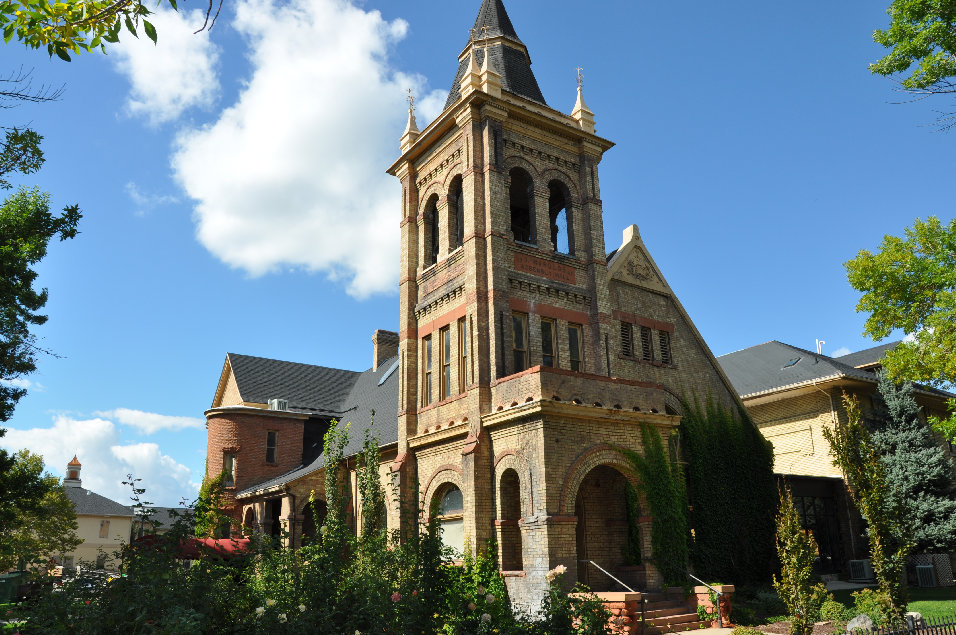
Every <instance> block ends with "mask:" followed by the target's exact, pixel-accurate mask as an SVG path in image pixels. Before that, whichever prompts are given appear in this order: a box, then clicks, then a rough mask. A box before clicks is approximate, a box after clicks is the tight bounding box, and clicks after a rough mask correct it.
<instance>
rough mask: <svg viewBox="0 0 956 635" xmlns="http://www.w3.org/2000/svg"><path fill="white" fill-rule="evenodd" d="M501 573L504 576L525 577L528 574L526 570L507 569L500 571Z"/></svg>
mask: <svg viewBox="0 0 956 635" xmlns="http://www.w3.org/2000/svg"><path fill="white" fill-rule="evenodd" d="M499 573H500V574H501V577H502V578H523V577H525V576H527V575H528V574H527V573H525V572H524V571H505V570H504V569H502V570H501V571H499Z"/></svg>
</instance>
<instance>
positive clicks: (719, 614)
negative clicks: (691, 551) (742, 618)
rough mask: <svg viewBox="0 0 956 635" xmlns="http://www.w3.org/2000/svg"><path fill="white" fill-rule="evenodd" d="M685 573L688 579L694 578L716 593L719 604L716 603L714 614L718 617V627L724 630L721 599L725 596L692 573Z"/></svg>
mask: <svg viewBox="0 0 956 635" xmlns="http://www.w3.org/2000/svg"><path fill="white" fill-rule="evenodd" d="M684 573H686V574H687V577H688V578H692V579H694V580H696V581H697V582H700V583H701V584H703V585H704V586H705V587H707V588H708V589H710V590H711V592H712V593H714V594H715V595H716V596H717V602H716V606H715V607H714V613H715V614H716V616H717V625H718V626H719V627H721V628H723V626H724V616H723V614H721V612H720V605H721V598H722V597H723V595H724V594H723V593H721V592H720V591H718V590H717V589H715V588H714V587H712V586H710V585H709V584H707V583H706V582H704V581H703V580H701V579H700V578H698V577H697V576H696V575H694V574H693V573H691V572H690V571H685V572H684Z"/></svg>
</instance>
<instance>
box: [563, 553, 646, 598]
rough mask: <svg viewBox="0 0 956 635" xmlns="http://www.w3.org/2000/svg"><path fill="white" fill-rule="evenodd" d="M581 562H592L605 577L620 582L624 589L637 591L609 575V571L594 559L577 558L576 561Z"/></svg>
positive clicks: (632, 591)
mask: <svg viewBox="0 0 956 635" xmlns="http://www.w3.org/2000/svg"><path fill="white" fill-rule="evenodd" d="M582 562H590V563H591V564H593V565H594V566H595V567H597V568H598V570H599V571H600V572H601V573H603V574H604V575H606V576H607V577H609V578H611V579H612V580H614V581H615V582H617V583H618V584H620V585H621V586H622V587H624V588H625V589H627V590H628V591H630V592H631V593H637V591H635V590H634V589H632V588H631V587H629V586H627V585H626V584H624V583H623V582H621V581H620V580H618V579H617V578H615V577H614V576H613V575H611V574H610V573H608V572H607V570H606V569H605V568H604V567H602V566H601V565H599V564H598V563H596V562H595V561H594V560H578V563H579V564H580V563H582Z"/></svg>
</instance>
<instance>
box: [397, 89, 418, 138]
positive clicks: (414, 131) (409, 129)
mask: <svg viewBox="0 0 956 635" xmlns="http://www.w3.org/2000/svg"><path fill="white" fill-rule="evenodd" d="M420 134H421V131H420V130H419V129H418V123H417V122H416V121H415V95H414V94H413V93H412V89H411V88H409V89H408V123H407V124H406V125H405V132H404V133H402V141H401V148H402V154H404V153H405V152H406V151H407V150H408V149H409V148H410V147H412V144H413V143H415V140H416V139H418V136H419V135H420Z"/></svg>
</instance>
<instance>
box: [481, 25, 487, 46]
mask: <svg viewBox="0 0 956 635" xmlns="http://www.w3.org/2000/svg"><path fill="white" fill-rule="evenodd" d="M481 39H482V40H484V42H485V46H486V47H487V46H488V25H487V24H486V25H485V26H483V27H481Z"/></svg>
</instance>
